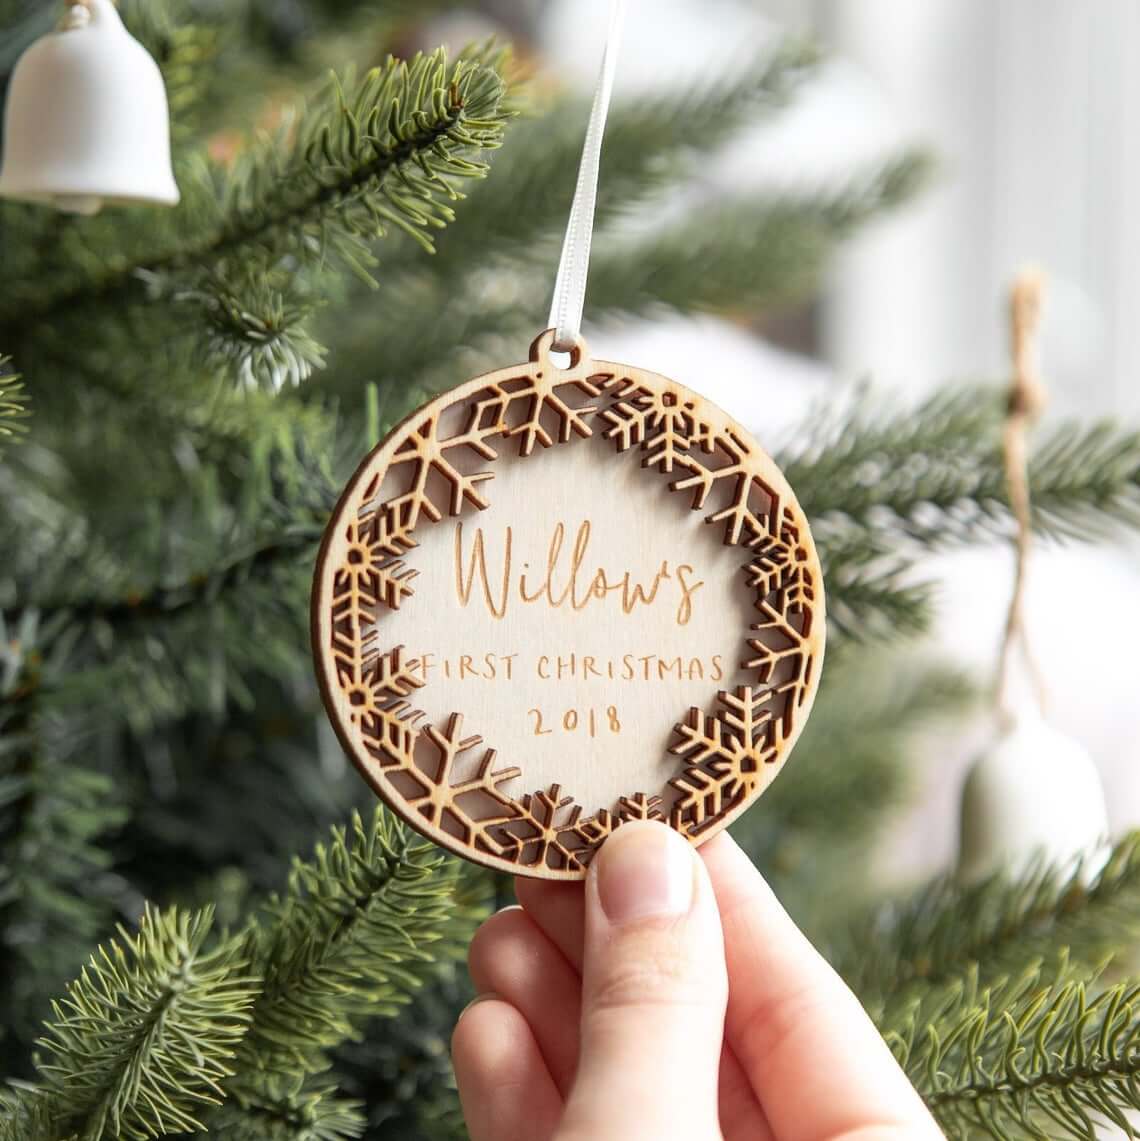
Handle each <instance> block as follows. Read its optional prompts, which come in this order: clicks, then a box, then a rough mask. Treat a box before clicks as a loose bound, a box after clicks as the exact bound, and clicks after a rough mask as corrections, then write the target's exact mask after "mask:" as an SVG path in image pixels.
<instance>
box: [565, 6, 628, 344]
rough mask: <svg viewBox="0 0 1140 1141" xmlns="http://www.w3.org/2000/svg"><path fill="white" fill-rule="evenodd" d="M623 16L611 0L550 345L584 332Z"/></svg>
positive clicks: (574, 338)
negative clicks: (604, 137) (604, 145)
mask: <svg viewBox="0 0 1140 1141" xmlns="http://www.w3.org/2000/svg"><path fill="white" fill-rule="evenodd" d="M624 20H625V0H612V6H611V8H610V27H609V32H608V33H607V35H606V47H605V51H604V52H603V53H602V68H601V71H600V73H599V74H598V86H597V87H596V88H595V90H594V103H593V106H592V107H591V108H590V121H589V124H588V125H587V127H586V141H585V143H584V144H583V146H582V161H581V163H580V165H579V167H578V185H577V187H576V188H575V190H574V201H573V203H572V204H571V206H570V220H569V221H568V222H567V224H566V237H565V238H564V239H563V242H562V257H561V259H560V260H559V262H558V276H557V278H555V281H554V299H553V301H551V303H550V322H549V326H550V327H551V328H553V329H554V345H553V347H554V348H555V349H558V350H568V349H570V348H571V347H572V346H573V345H574V344H575V342H577V340H578V338H579V334H580V333H581V331H582V309H583V308H584V306H585V303H586V276H587V274H588V273H589V271H590V241H591V239H592V237H593V233H594V203H595V202H596V200H597V197H598V169H599V167H600V166H601V157H602V135H603V133H604V132H605V129H606V115H607V114H608V112H609V109H610V95H611V94H612V93H613V89H614V75H615V73H616V72H617V58H618V48H619V47H620V46H621V32H622V24H623V23H624Z"/></svg>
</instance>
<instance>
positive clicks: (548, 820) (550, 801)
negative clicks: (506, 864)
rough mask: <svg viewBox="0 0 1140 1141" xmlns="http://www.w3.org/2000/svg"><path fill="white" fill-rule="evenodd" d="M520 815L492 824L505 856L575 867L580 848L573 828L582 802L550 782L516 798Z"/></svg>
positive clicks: (527, 862) (578, 864) (539, 864)
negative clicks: (576, 802)
mask: <svg viewBox="0 0 1140 1141" xmlns="http://www.w3.org/2000/svg"><path fill="white" fill-rule="evenodd" d="M518 808H519V814H520V818H519V819H518V820H512V821H510V822H509V823H507V824H504V825H502V826H501V827H499V828H496V829H495V830H494V832H493V838H494V840H495V841H496V842H497V843H498V844H499V846H500V847H501V849H502V851H503V853H504V855H505V856H506V858H507V859H509V860H513V861H514V862H515V863H519V864H525V865H527V866H529V867H550V868H562V869H579V868H581V867H583V866H584V865H583V864H582V863H581V856H582V849H581V846H580V841H581V837H580V836H579V835H578V834H577V832H576V826H577V824H578V820H579V818H580V817H581V815H582V806H581V805H579V804H575V803H574V798H573V797H572V796H563V795H562V787H561V786H560V785H557V784H552V785H551V786H550V787H549V788H548V789H543V790H542V791H540V792H535V793H528V794H527V795H526V796H524V797H523V798H522V800H521V801H519V802H518Z"/></svg>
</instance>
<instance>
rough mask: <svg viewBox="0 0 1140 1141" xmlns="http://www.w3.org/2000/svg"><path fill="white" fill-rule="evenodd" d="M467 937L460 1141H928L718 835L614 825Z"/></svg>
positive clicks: (910, 1105) (459, 1058) (838, 985)
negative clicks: (577, 880)
mask: <svg viewBox="0 0 1140 1141" xmlns="http://www.w3.org/2000/svg"><path fill="white" fill-rule="evenodd" d="M516 889H517V892H518V897H519V900H520V902H521V904H522V906H521V907H515V908H510V909H508V910H506V911H501V912H499V913H498V914H497V915H493V916H492V917H491V918H490V919H488V920H487V921H486V922H485V923H484V924H483V926H482V927H481V928H480V929H479V931H478V932H477V933H476V936H475V938H474V940H473V941H472V944H471V950H470V954H469V957H468V964H469V968H470V971H471V977H472V980H473V981H474V983H475V987H476V989H477V990H478V992H479V996H480V997H479V998H478V999H477V1000H476V1001H475V1002H474V1003H472V1004H471V1005H470V1006H469V1007H468V1008H467V1009H466V1010H465V1011H464V1012H463V1014H462V1015H461V1016H460V1019H459V1023H458V1025H457V1026H456V1028H455V1035H454V1038H453V1040H452V1054H453V1059H454V1063H455V1073H456V1078H457V1080H458V1083H459V1095H460V1098H461V1100H462V1102H463V1110H464V1114H465V1116H466V1119H467V1125H468V1129H469V1130H470V1134H471V1138H472V1141H552V1139H553V1141H632V1139H636V1138H653V1139H654V1141H674V1139H675V1141H713V1139H719V1138H726V1139H727V1141H737V1139H744V1138H748V1139H749V1141H904V1139H905V1141H936V1139H938V1138H941V1137H942V1134H941V1132H940V1131H939V1129H938V1127H937V1126H936V1125H935V1123H934V1120H933V1119H932V1118H931V1116H930V1114H929V1112H928V1111H927V1109H926V1107H925V1106H924V1105H923V1103H922V1101H921V1099H920V1098H919V1096H918V1094H917V1093H916V1092H915V1090H914V1089H913V1087H912V1086H911V1085H910V1083H909V1082H908V1081H907V1079H906V1076H905V1075H904V1074H903V1072H902V1070H901V1069H900V1068H899V1066H898V1064H897V1063H896V1062H895V1060H894V1058H893V1057H892V1056H891V1053H890V1051H889V1050H888V1049H887V1046H886V1044H885V1043H884V1042H883V1039H882V1038H881V1037H880V1036H879V1033H878V1031H877V1030H876V1029H875V1027H874V1025H873V1023H872V1022H871V1020H870V1019H869V1018H868V1017H867V1014H866V1013H865V1011H864V1010H863V1008H862V1006H860V1004H859V1002H858V1000H857V999H856V998H855V996H854V995H853V994H852V993H851V991H850V990H848V988H847V987H846V985H845V984H844V983H843V981H842V980H841V979H840V978H839V976H838V975H837V974H836V973H835V972H834V971H833V970H832V969H831V967H830V966H829V965H828V964H827V962H826V961H825V960H824V959H823V957H822V956H821V955H820V954H819V953H818V952H817V951H816V950H815V948H814V947H812V945H811V944H810V943H809V942H808V940H807V939H806V937H805V936H804V935H803V934H802V933H801V932H800V931H799V929H798V928H797V927H796V926H795V924H794V923H793V922H792V921H791V919H790V918H789V917H788V915H787V913H786V912H785V911H784V910H783V908H782V907H781V906H780V904H779V902H778V901H777V900H776V897H775V896H774V895H773V894H772V892H771V890H770V889H769V888H768V886H767V884H766V883H765V882H764V880H763V879H762V878H761V876H760V874H759V873H758V872H757V871H756V869H755V868H754V867H753V866H752V864H751V862H750V861H749V860H748V858H747V857H746V856H745V855H744V853H743V852H741V850H740V849H739V848H738V847H737V846H736V844H735V843H734V841H733V840H731V839H730V838H729V836H728V835H727V834H722V835H720V836H717V837H716V838H715V839H713V840H710V841H709V842H708V843H707V844H705V845H704V846H703V847H702V848H701V849H700V851H699V853H697V852H696V851H694V849H692V848H691V847H690V846H689V844H687V843H686V842H685V841H684V840H683V839H682V838H681V837H680V836H678V835H677V834H676V833H675V832H673V831H672V830H671V829H669V828H667V827H665V826H664V825H661V824H654V823H642V822H637V823H630V824H626V825H623V826H622V827H621V828H620V829H619V830H618V831H617V832H615V833H614V834H613V835H612V836H611V837H610V838H609V839H608V840H607V841H606V843H605V844H604V845H603V847H602V849H601V851H600V852H599V853H598V855H597V857H596V858H595V860H594V862H593V864H592V866H591V868H590V872H589V875H588V876H587V878H586V884H585V891H583V889H582V887H581V886H580V885H578V884H564V883H549V882H546V881H542V880H531V879H520V880H518V881H517V883H516Z"/></svg>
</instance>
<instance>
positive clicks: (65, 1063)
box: [17, 909, 256, 1141]
mask: <svg viewBox="0 0 1140 1141" xmlns="http://www.w3.org/2000/svg"><path fill="white" fill-rule="evenodd" d="M210 926H211V913H210V911H209V910H205V911H199V912H193V913H190V912H183V911H178V910H176V909H175V910H170V911H167V912H157V911H151V910H148V911H147V912H146V913H145V914H144V916H143V919H142V923H141V924H140V927H139V930H138V932H137V933H136V934H134V935H131V934H129V933H127V932H125V931H124V932H121V934H120V936H119V938H118V939H117V940H114V941H112V942H111V943H109V944H107V945H105V946H104V947H101V948H100V949H99V951H97V952H96V954H95V955H93V956H92V958H91V960H90V962H89V963H88V965H87V966H86V967H85V968H84V969H83V971H82V973H81V974H80V976H79V978H78V979H77V980H76V981H75V982H73V983H72V984H71V986H70V987H69V988H68V991H67V997H66V998H64V999H62V1000H61V1001H60V1002H58V1003H56V1004H54V1011H55V1015H54V1018H53V1019H52V1021H51V1022H49V1023H48V1026H47V1030H46V1035H45V1037H44V1039H43V1041H42V1042H41V1046H42V1050H43V1054H42V1056H41V1058H40V1059H39V1061H38V1069H39V1071H40V1074H41V1077H42V1079H43V1080H42V1085H41V1086H40V1087H38V1088H37V1089H36V1090H35V1091H34V1092H28V1093H26V1094H24V1096H23V1097H22V1098H21V1099H20V1100H21V1101H22V1102H25V1103H26V1102H27V1101H28V1100H32V1101H34V1102H36V1103H38V1105H37V1106H36V1107H35V1108H34V1109H33V1110H31V1113H32V1114H33V1115H34V1116H36V1117H38V1118H40V1119H41V1120H46V1121H47V1122H49V1123H50V1132H47V1133H44V1134H42V1141H55V1139H57V1138H59V1137H60V1136H67V1137H72V1136H74V1137H76V1138H78V1139H79V1141H113V1139H119V1138H129V1139H132V1141H133V1139H145V1138H152V1137H160V1136H164V1135H166V1134H169V1133H175V1132H183V1131H193V1130H197V1129H200V1128H201V1127H202V1126H201V1123H200V1122H199V1120H198V1118H197V1116H196V1115H197V1114H199V1113H201V1112H202V1110H203V1108H204V1107H207V1106H209V1105H212V1104H216V1103H217V1102H218V1101H219V1100H220V1098H221V1082H222V1080H223V1079H224V1078H226V1077H227V1076H228V1075H229V1074H230V1073H231V1069H230V1066H231V1059H232V1058H233V1057H234V1051H235V1048H236V1046H237V1044H238V1043H239V1042H240V1040H241V1037H242V1035H243V1033H244V1032H245V1029H246V1025H247V1023H248V1021H249V1009H250V1006H251V1004H252V1001H253V996H254V993H255V991H256V981H255V980H254V979H251V978H249V977H247V974H246V971H247V964H246V962H245V960H244V958H243V951H242V948H241V943H240V941H238V940H232V939H231V940H222V941H221V942H220V943H219V944H217V945H216V946H215V947H214V948H213V949H207V940H208V937H209V935H210ZM17 1112H23V1111H21V1110H17ZM25 1141H41V1137H35V1136H34V1135H29V1136H27V1137H26V1138H25Z"/></svg>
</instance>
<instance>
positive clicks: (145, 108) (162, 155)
mask: <svg viewBox="0 0 1140 1141" xmlns="http://www.w3.org/2000/svg"><path fill="white" fill-rule="evenodd" d="M0 196H3V197H6V198H17V199H23V200H26V201H33V202H47V203H50V204H52V205H54V206H56V207H57V208H58V209H60V210H66V211H69V212H72V213H78V214H94V213H96V212H97V211H98V210H99V209H100V207H101V206H103V204H104V203H155V204H160V205H167V206H173V205H174V204H175V203H176V202H177V201H178V197H179V195H178V186H177V184H176V183H175V181H174V173H173V171H172V169H171V162H170V122H169V111H168V108H167V102H166V89H165V88H164V86H163V82H162V73H161V72H160V71H159V69H158V65H157V64H156V63H155V62H154V60H153V59H151V57H150V56H149V55H148V54H147V51H146V49H145V48H144V47H143V46H142V44H140V43H139V42H138V40H136V39H135V38H134V37H133V36H132V35H131V34H130V33H129V32H128V31H127V29H126V28H125V27H124V26H123V22H122V20H121V19H120V18H119V14H118V12H117V11H116V10H115V6H114V4H113V3H112V0H71V2H70V3H69V7H68V10H67V13H66V15H65V16H64V18H63V20H62V21H61V23H60V25H59V27H58V28H57V29H56V30H55V31H53V32H51V33H49V34H48V35H46V36H43V37H42V38H41V39H39V40H37V41H36V42H35V43H34V44H32V45H31V47H29V48H28V50H27V51H26V52H24V54H23V55H22V56H21V57H20V59H19V61H18V63H17V64H16V68H15V71H14V72H13V74H12V80H11V83H10V85H9V89H8V102H7V109H6V114H5V123H4V158H3V166H2V167H0Z"/></svg>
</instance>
